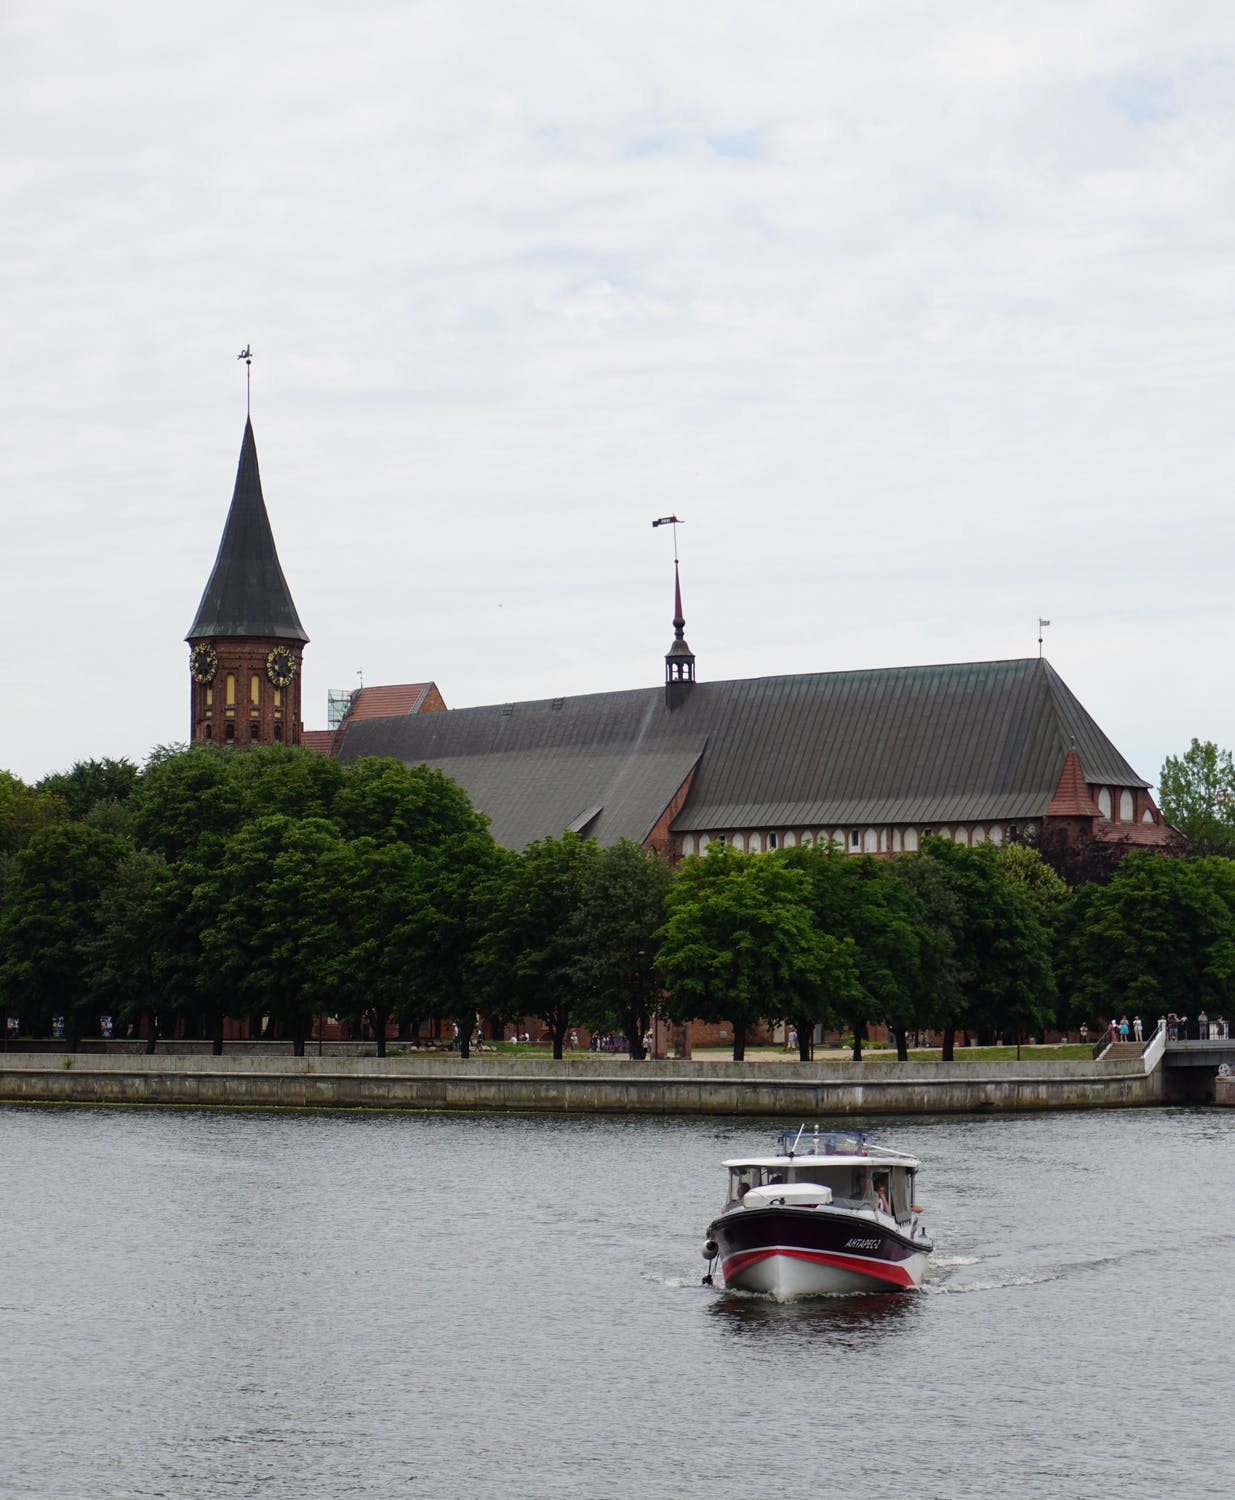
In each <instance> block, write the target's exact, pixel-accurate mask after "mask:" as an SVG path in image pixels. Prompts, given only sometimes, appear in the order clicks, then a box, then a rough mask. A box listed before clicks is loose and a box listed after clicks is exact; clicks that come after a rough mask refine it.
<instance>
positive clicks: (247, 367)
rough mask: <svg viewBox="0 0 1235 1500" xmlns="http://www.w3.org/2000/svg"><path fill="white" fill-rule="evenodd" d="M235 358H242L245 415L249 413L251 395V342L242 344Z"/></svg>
mask: <svg viewBox="0 0 1235 1500" xmlns="http://www.w3.org/2000/svg"><path fill="white" fill-rule="evenodd" d="M236 358H237V359H242V360H244V414H245V416H246V417H247V416H249V415H250V397H251V395H252V387H253V346H252V344H246V345H245V346H244V348H243V349H242V350H241V351H240V353H239V354H238V355H237V356H236Z"/></svg>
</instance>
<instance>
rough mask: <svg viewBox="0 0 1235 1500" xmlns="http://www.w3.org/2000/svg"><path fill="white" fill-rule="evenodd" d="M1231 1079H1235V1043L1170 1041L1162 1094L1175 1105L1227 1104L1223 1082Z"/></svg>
mask: <svg viewBox="0 0 1235 1500" xmlns="http://www.w3.org/2000/svg"><path fill="white" fill-rule="evenodd" d="M1224 1070H1225V1071H1224ZM1230 1076H1235V1040H1231V1039H1224V1040H1222V1041H1215V1040H1209V1041H1204V1042H1202V1041H1192V1040H1188V1041H1182V1042H1167V1044H1166V1048H1165V1050H1164V1051H1163V1054H1162V1094H1163V1098H1165V1099H1167V1100H1169V1101H1170V1102H1171V1103H1174V1104H1212V1103H1214V1102H1215V1100H1216V1101H1217V1102H1219V1103H1226V1102H1228V1101H1227V1100H1225V1099H1224V1098H1223V1097H1222V1095H1223V1094H1224V1093H1225V1092H1226V1088H1225V1087H1224V1086H1223V1085H1222V1084H1220V1081H1219V1080H1221V1079H1224V1078H1226V1077H1230Z"/></svg>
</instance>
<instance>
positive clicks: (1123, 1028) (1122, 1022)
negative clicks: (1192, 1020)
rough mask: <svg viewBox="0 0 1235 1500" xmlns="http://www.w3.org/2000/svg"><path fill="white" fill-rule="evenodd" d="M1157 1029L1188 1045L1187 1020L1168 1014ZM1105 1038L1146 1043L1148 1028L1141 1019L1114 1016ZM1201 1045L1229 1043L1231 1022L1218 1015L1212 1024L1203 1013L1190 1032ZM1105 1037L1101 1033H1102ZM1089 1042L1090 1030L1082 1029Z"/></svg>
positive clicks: (1137, 1017) (1171, 1038) (1115, 1040)
mask: <svg viewBox="0 0 1235 1500" xmlns="http://www.w3.org/2000/svg"><path fill="white" fill-rule="evenodd" d="M1158 1026H1159V1027H1160V1028H1165V1030H1166V1039H1167V1041H1168V1042H1186V1041H1187V1040H1188V1037H1189V1031H1188V1017H1187V1016H1179V1015H1176V1014H1175V1012H1174V1011H1173V1010H1172V1011H1168V1012H1167V1014H1166V1015H1164V1016H1159V1017H1158ZM1103 1030H1104V1032H1105V1039H1106V1041H1108V1042H1127V1041H1133V1042H1142V1041H1144V1040H1145V1026H1144V1023H1143V1022H1142V1020H1141V1018H1140V1016H1133V1018H1132V1020H1131V1021H1129V1020H1128V1018H1127V1016H1121V1017H1120V1018H1119V1020H1118V1021H1117V1020H1115V1018H1114V1017H1113V1016H1112V1017H1111V1020H1110V1022H1109V1024H1108V1025H1107V1026H1106V1027H1105V1028H1103ZM1191 1034H1192V1035H1193V1036H1194V1037H1196V1038H1197V1039H1198V1040H1199V1041H1202V1042H1218V1041H1222V1042H1224V1041H1227V1040H1228V1039H1229V1037H1230V1034H1231V1031H1230V1023H1229V1022H1228V1021H1226V1020H1224V1019H1223V1017H1222V1016H1216V1017H1215V1018H1214V1019H1213V1020H1212V1021H1211V1020H1210V1019H1209V1017H1208V1016H1207V1015H1206V1014H1205V1012H1204V1011H1201V1012H1200V1014H1199V1015H1198V1016H1197V1018H1196V1029H1195V1031H1194V1032H1193V1033H1191ZM1099 1035H1102V1032H1100V1033H1099ZM1088 1040H1089V1027H1088V1026H1082V1027H1081V1041H1082V1042H1087V1041H1088Z"/></svg>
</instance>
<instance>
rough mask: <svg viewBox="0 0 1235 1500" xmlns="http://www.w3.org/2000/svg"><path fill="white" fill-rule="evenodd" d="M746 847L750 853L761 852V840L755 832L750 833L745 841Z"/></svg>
mask: <svg viewBox="0 0 1235 1500" xmlns="http://www.w3.org/2000/svg"><path fill="white" fill-rule="evenodd" d="M746 847H747V848H748V849H749V850H750V852H751V853H752V854H761V853H762V852H763V840H762V839H761V838H760V837H759V835H758V834H757V833H752V834H751V836H750V838H749V840H748V841H747V844H746Z"/></svg>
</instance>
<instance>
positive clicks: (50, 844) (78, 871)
mask: <svg viewBox="0 0 1235 1500" xmlns="http://www.w3.org/2000/svg"><path fill="white" fill-rule="evenodd" d="M125 853H126V846H125V844H124V843H123V842H122V841H121V840H120V839H117V838H114V837H112V835H110V834H106V833H99V832H98V831H97V830H95V829H93V828H89V827H87V826H85V825H84V824H80V823H63V824H57V825H53V826H52V827H49V828H43V829H41V830H40V831H39V832H38V833H36V834H35V835H34V836H33V837H32V838H31V839H30V841H29V843H28V844H27V845H26V847H25V849H23V850H22V851H21V853H19V854H18V855H17V857H16V860H15V863H14V870H13V875H12V878H11V880H10V882H9V884H8V886H7V889H6V891H5V901H4V908H3V910H2V911H0V993H2V994H3V995H4V997H5V1001H6V1005H7V1008H8V1009H11V1010H15V1011H19V1012H20V1013H21V1015H22V1018H23V1020H25V1021H26V1022H27V1023H28V1024H29V1026H30V1029H31V1030H33V1031H35V1032H36V1034H37V1033H38V1032H43V1033H44V1034H45V1033H46V1032H47V1030H49V1029H50V1028H49V1023H50V1021H51V1018H52V1017H53V1016H63V1017H64V1019H65V1030H66V1034H67V1038H68V1046H69V1049H70V1050H71V1051H76V1049H77V1043H78V1040H79V1038H80V1036H81V1033H82V1029H83V1025H84V1023H85V1021H86V1017H87V1012H88V1009H89V1007H90V1005H91V1003H92V997H91V996H90V994H89V993H88V991H87V989H86V987H85V985H84V984H83V981H82V961H81V953H80V946H81V944H82V942H83V941H84V940H87V939H89V938H90V937H91V936H92V935H93V934H94V933H95V932H96V931H97V927H98V920H99V915H98V914H99V901H100V897H101V896H102V894H103V892H104V890H105V889H106V888H107V886H108V885H109V884H110V882H111V880H112V878H113V875H114V872H115V870H116V867H117V865H119V863H120V861H121V859H122V858H123V857H124V855H125Z"/></svg>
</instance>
